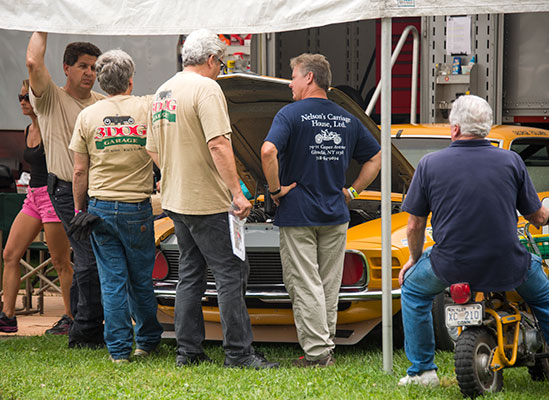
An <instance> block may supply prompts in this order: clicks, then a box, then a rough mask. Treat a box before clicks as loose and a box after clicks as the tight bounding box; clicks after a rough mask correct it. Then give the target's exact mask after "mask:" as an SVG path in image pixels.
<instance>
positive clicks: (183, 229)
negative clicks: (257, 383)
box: [166, 211, 253, 357]
mask: <svg viewBox="0 0 549 400" xmlns="http://www.w3.org/2000/svg"><path fill="white" fill-rule="evenodd" d="M166 213H167V214H168V216H169V217H170V218H171V219H172V220H173V222H174V226H175V234H176V236H177V243H178V246H179V251H180V256H179V282H178V284H177V292H176V298H175V334H176V338H177V348H178V353H179V354H181V355H192V354H198V353H203V352H204V349H203V348H202V342H203V341H204V317H203V315H202V302H201V298H202V296H203V295H204V292H205V290H206V272H207V267H209V268H210V269H211V271H212V273H213V275H214V278H215V283H216V288H217V300H218V304H219V312H220V316H221V327H222V329H223V347H224V349H225V354H226V355H227V356H230V357H240V356H243V355H247V354H251V353H252V352H253V349H252V341H253V336H252V328H251V324H250V317H249V315H248V310H247V308H246V304H245V302H244V294H245V293H246V282H247V280H248V274H249V271H250V266H249V265H248V263H247V262H244V261H242V260H240V258H238V257H237V256H235V255H234V254H233V250H232V246H231V239H230V236H229V222H228V213H219V214H212V215H184V214H177V213H174V212H171V211H166Z"/></svg>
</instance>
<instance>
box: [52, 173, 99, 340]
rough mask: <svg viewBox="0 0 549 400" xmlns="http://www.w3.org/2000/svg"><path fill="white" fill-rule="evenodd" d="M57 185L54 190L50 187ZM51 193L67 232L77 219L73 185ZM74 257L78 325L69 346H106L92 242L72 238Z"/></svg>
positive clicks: (73, 292) (73, 300)
mask: <svg viewBox="0 0 549 400" xmlns="http://www.w3.org/2000/svg"><path fill="white" fill-rule="evenodd" d="M52 185H53V188H51V187H50V186H52ZM48 192H49V193H50V199H51V202H52V204H53V208H54V209H55V212H56V213H57V216H58V217H59V219H60V220H61V222H62V223H63V227H64V228H65V231H67V230H68V229H69V224H70V221H71V219H72V218H73V217H74V199H73V196H72V185H71V184H70V182H65V181H59V180H57V181H56V182H55V183H52V182H51V180H48ZM69 241H70V243H71V247H72V251H73V254H74V276H73V281H72V286H71V311H72V313H73V316H74V323H73V324H72V327H71V330H70V332H69V346H70V345H71V344H80V343H103V307H102V306H101V288H100V286H99V276H98V274H97V264H96V262H95V256H94V254H93V250H92V247H91V242H90V239H86V240H80V241H79V240H75V239H74V238H73V237H71V236H69Z"/></svg>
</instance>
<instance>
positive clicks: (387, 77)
mask: <svg viewBox="0 0 549 400" xmlns="http://www.w3.org/2000/svg"><path fill="white" fill-rule="evenodd" d="M391 24H392V21H391V18H383V19H382V20H381V76H382V78H381V82H382V83H381V289H382V312H383V315H382V322H381V323H382V335H383V369H384V371H385V372H388V373H392V372H393V304H392V295H391V291H392V282H393V279H392V271H391V270H392V259H391V258H392V257H391V208H392V207H391V47H392V32H391V30H392V29H391Z"/></svg>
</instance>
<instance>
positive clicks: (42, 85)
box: [26, 32, 49, 97]
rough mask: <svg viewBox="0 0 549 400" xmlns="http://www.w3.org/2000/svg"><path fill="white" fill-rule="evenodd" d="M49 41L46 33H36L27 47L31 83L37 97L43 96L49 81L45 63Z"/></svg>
mask: <svg viewBox="0 0 549 400" xmlns="http://www.w3.org/2000/svg"><path fill="white" fill-rule="evenodd" d="M47 39H48V34H47V33H46V32H34V33H33V34H32V36H31V38H30V40H29V44H28V46H27V56H26V65H27V69H28V71H29V81H30V86H31V88H32V91H33V93H34V94H35V95H36V96H37V97H40V96H41V95H42V93H43V92H44V90H45V89H46V85H47V83H48V79H49V72H48V70H47V68H46V64H45V62H44V56H45V54H46V43H47Z"/></svg>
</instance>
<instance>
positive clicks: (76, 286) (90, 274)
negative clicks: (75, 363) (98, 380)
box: [26, 32, 104, 348]
mask: <svg viewBox="0 0 549 400" xmlns="http://www.w3.org/2000/svg"><path fill="white" fill-rule="evenodd" d="M46 42H47V33H44V32H34V33H33V34H32V36H31V38H30V41H29V45H28V47H27V59H26V63H27V68H28V71H29V80H30V86H31V90H30V91H29V96H30V100H31V104H32V106H33V107H34V110H35V112H36V114H37V115H38V123H39V124H40V128H41V132H42V140H43V142H44V150H45V153H46V163H47V166H48V172H49V174H48V193H49V194H50V198H51V201H52V204H53V207H54V209H55V212H56V213H57V215H58V216H59V218H60V219H61V222H62V223H63V226H64V228H65V230H68V229H69V225H70V221H71V220H72V218H73V217H74V215H75V212H78V210H75V208H74V201H73V195H72V176H73V154H72V152H71V151H70V150H69V142H70V140H71V137H72V132H73V129H74V123H75V121H76V117H77V116H78V114H79V113H80V111H81V110H82V109H84V108H85V107H87V106H89V105H91V104H93V103H95V102H96V101H98V100H101V99H102V98H104V96H103V95H101V94H99V93H96V92H94V91H92V87H93V84H94V83H95V61H96V59H97V57H98V56H99V55H100V54H101V51H100V50H99V49H98V48H97V47H96V46H94V45H93V44H91V43H85V42H75V43H69V44H68V45H67V47H66V48H65V53H64V55H63V71H64V72H65V76H66V77H67V79H66V81H65V85H64V86H63V87H58V86H57V85H55V83H54V82H53V80H52V78H51V76H50V73H49V71H48V69H47V67H46V65H45V62H44V55H45V53H46ZM69 240H70V242H71V246H72V249H73V252H74V276H73V285H72V288H71V308H72V313H73V316H74V322H73V324H72V326H71V328H70V331H69V347H88V348H97V347H101V346H103V345H104V342H103V308H102V306H101V292H100V287H99V278H98V275H97V265H96V262H95V257H94V254H93V251H92V248H91V244H90V240H89V238H87V239H84V240H77V239H76V238H74V237H72V236H70V235H69Z"/></svg>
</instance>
